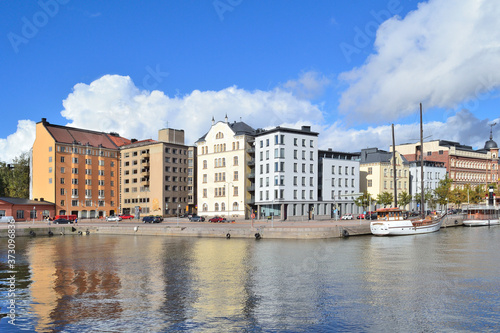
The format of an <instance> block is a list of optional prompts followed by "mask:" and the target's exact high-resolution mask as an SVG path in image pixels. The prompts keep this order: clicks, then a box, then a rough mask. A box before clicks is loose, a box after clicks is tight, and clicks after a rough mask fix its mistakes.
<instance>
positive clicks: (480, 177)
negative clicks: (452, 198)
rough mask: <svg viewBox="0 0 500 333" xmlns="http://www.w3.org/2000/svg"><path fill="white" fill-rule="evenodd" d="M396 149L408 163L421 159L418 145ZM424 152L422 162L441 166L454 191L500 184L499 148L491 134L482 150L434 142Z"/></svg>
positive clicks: (450, 143)
mask: <svg viewBox="0 0 500 333" xmlns="http://www.w3.org/2000/svg"><path fill="white" fill-rule="evenodd" d="M396 150H397V151H398V152H400V153H401V154H403V155H404V156H405V158H406V159H408V160H409V161H418V160H420V152H421V147H420V143H414V144H403V145H397V146H396ZM423 150H424V156H423V159H424V160H430V161H434V162H442V163H444V166H445V167H446V171H447V173H448V177H449V178H450V179H452V180H453V184H452V187H453V188H455V187H462V186H464V185H465V184H471V185H489V184H492V183H495V184H497V185H498V183H499V168H498V146H497V144H496V142H495V141H493V139H492V137H491V135H490V140H489V141H486V143H485V146H484V148H483V149H478V150H474V149H472V147H471V146H466V145H461V144H459V143H458V142H453V141H446V140H434V141H428V142H424V149H423Z"/></svg>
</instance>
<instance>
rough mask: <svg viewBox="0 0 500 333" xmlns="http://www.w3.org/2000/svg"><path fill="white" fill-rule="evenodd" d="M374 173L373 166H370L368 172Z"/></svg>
mask: <svg viewBox="0 0 500 333" xmlns="http://www.w3.org/2000/svg"><path fill="white" fill-rule="evenodd" d="M372 173H373V170H372V167H369V168H368V174H369V175H371V174H372Z"/></svg>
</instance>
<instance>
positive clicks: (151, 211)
mask: <svg viewBox="0 0 500 333" xmlns="http://www.w3.org/2000/svg"><path fill="white" fill-rule="evenodd" d="M120 151H121V167H120V182H121V192H120V208H121V212H122V213H124V214H132V215H136V214H137V213H138V211H139V207H140V213H141V214H142V215H161V216H164V215H177V214H179V215H181V214H184V213H193V212H195V202H194V196H193V191H194V190H193V183H194V178H193V177H194V171H193V170H194V167H195V164H194V158H193V156H194V152H195V150H194V147H188V146H186V145H184V131H183V130H174V129H171V128H167V129H162V130H160V131H159V132H158V141H155V140H143V141H136V142H133V143H131V144H129V145H125V146H122V147H121V148H120ZM189 194H190V195H189ZM136 208H137V212H136Z"/></svg>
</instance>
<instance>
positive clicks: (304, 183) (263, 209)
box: [255, 126, 318, 220]
mask: <svg viewBox="0 0 500 333" xmlns="http://www.w3.org/2000/svg"><path fill="white" fill-rule="evenodd" d="M255 157H256V161H255V166H256V167H255V172H256V174H255V178H256V184H255V186H256V196H257V197H256V205H257V212H258V218H263V217H272V218H275V217H276V218H279V219H283V220H286V219H296V218H299V217H301V218H302V217H304V216H306V217H307V218H312V216H313V214H314V213H315V209H314V205H315V204H316V203H317V202H318V191H317V184H318V176H317V170H318V133H316V132H311V128H310V127H309V126H302V128H301V129H300V130H297V129H291V128H282V127H276V128H274V129H271V130H258V131H257V134H256V137H255Z"/></svg>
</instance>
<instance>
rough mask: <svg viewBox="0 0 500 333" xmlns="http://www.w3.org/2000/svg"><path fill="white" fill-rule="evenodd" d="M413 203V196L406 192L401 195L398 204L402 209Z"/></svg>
mask: <svg viewBox="0 0 500 333" xmlns="http://www.w3.org/2000/svg"><path fill="white" fill-rule="evenodd" d="M410 202H411V194H409V193H408V192H406V191H404V192H401V193H400V194H399V198H398V204H399V206H400V207H403V208H404V207H406V205H408V204H409V203H410Z"/></svg>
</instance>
